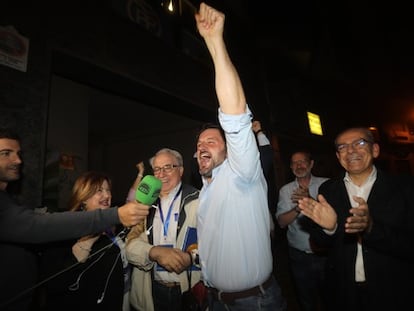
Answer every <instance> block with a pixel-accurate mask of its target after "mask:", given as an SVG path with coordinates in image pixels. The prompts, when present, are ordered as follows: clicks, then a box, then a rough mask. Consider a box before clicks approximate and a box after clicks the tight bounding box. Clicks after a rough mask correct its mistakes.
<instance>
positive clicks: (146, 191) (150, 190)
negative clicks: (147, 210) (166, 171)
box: [135, 175, 162, 205]
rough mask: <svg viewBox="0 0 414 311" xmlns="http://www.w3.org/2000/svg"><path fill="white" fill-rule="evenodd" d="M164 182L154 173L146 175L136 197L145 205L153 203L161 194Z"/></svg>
mask: <svg viewBox="0 0 414 311" xmlns="http://www.w3.org/2000/svg"><path fill="white" fill-rule="evenodd" d="M161 186H162V182H161V180H159V179H158V178H156V177H154V176H152V175H146V176H145V177H144V178H143V179H142V180H141V182H140V183H139V185H138V187H137V191H136V193H135V199H136V200H137V201H138V202H140V203H142V204H145V205H152V204H153V203H154V202H155V201H156V200H157V199H158V197H159V196H160V192H161Z"/></svg>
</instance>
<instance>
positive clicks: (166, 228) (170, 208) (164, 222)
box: [158, 186, 182, 239]
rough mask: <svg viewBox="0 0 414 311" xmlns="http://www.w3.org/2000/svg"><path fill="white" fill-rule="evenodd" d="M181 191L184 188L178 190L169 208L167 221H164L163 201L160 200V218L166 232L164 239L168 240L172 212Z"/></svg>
mask: <svg viewBox="0 0 414 311" xmlns="http://www.w3.org/2000/svg"><path fill="white" fill-rule="evenodd" d="M181 189H182V186H181V187H180V189H178V191H177V193H176V194H175V196H174V199H173V200H172V201H171V204H170V207H169V208H168V212H167V218H166V219H165V220H164V213H163V212H162V208H161V200H160V203H159V209H158V210H159V211H160V218H161V222H162V226H163V230H164V239H165V238H167V233H168V227H169V226H170V218H171V211H172V209H173V206H174V202H175V200H176V199H177V198H178V196H179V195H180V193H181Z"/></svg>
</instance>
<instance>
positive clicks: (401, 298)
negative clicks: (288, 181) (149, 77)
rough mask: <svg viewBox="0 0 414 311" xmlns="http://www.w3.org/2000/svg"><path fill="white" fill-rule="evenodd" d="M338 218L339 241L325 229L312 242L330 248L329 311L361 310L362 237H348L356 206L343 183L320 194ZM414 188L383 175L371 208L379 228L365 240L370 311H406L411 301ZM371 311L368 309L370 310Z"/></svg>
mask: <svg viewBox="0 0 414 311" xmlns="http://www.w3.org/2000/svg"><path fill="white" fill-rule="evenodd" d="M319 192H320V193H321V194H323V195H324V197H325V198H326V200H327V201H328V202H329V204H330V205H331V206H332V207H333V208H334V209H335V211H336V213H337V215H338V227H337V230H336V232H335V234H333V235H331V236H330V235H328V234H326V233H325V232H324V231H323V230H322V229H321V228H320V227H318V226H314V227H313V229H312V230H311V239H312V240H313V241H314V242H316V243H317V244H319V245H321V246H323V247H328V248H329V251H330V253H329V260H328V265H327V291H328V295H327V297H329V300H330V301H329V305H330V307H329V308H328V310H336V311H338V310H347V311H348V310H355V308H356V307H355V305H356V301H355V292H354V288H355V286H354V283H355V259H356V254H357V234H348V233H345V230H344V224H345V221H346V218H347V217H348V216H350V214H349V209H350V208H351V203H350V201H349V197H348V194H347V190H346V187H345V184H344V181H343V176H342V178H340V179H332V180H328V181H326V182H325V183H324V184H322V185H321V187H320V188H319ZM413 202H414V182H413V177H412V176H405V177H397V176H391V175H387V174H386V173H384V172H382V171H380V170H378V173H377V179H376V181H375V183H374V184H373V187H372V189H371V192H370V194H369V197H368V200H367V203H368V208H369V212H370V216H371V217H372V219H373V226H372V229H371V231H370V232H365V233H363V234H362V249H363V258H364V267H365V276H366V286H367V292H366V295H367V296H368V299H369V301H370V306H369V308H368V310H400V309H401V310H402V309H403V306H405V305H407V303H408V302H410V301H411V297H410V296H409V295H411V293H412V289H413V285H412V284H413V274H414V273H413V269H414V226H413V224H412V223H411V222H412V221H413V219H414V215H413V214H414V203H413ZM365 310H367V309H365Z"/></svg>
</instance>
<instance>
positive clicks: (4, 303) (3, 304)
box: [0, 228, 128, 310]
mask: <svg viewBox="0 0 414 311" xmlns="http://www.w3.org/2000/svg"><path fill="white" fill-rule="evenodd" d="M127 232H128V228H124V229H123V230H122V231H121V232H119V233H118V234H117V235H116V239H123V238H124V237H125V236H126V235H127ZM114 244H115V242H114V241H111V243H109V244H108V245H106V246H104V247H102V248H100V249H98V250H97V251H96V252H94V253H93V254H90V255H89V256H88V257H86V259H89V258H91V257H93V256H96V255H98V254H100V253H102V252H103V251H105V250H107V249H109V248H111V247H112V246H113V245H114ZM80 264H82V263H81V262H79V261H78V262H76V263H74V264H73V265H71V266H69V267H67V268H65V269H62V270H60V271H58V272H57V273H55V274H52V275H51V276H49V277H47V278H46V279H43V280H42V281H40V282H38V283H36V284H35V285H33V286H31V287H29V288H27V289H25V290H23V291H21V292H20V293H18V294H17V295H15V296H14V297H12V298H10V299H9V300H6V301H2V302H0V310H1V309H2V308H4V307H6V306H8V305H10V304H11V303H13V302H14V301H16V300H18V299H19V298H21V297H23V296H24V295H26V294H28V293H30V292H31V291H33V290H35V289H36V288H38V287H39V286H41V285H43V284H45V283H47V282H49V281H50V280H53V279H54V278H56V277H58V276H59V275H61V274H63V273H65V272H67V271H69V270H70V269H72V268H74V267H76V266H78V265H80Z"/></svg>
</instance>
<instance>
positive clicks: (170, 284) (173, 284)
mask: <svg viewBox="0 0 414 311" xmlns="http://www.w3.org/2000/svg"><path fill="white" fill-rule="evenodd" d="M155 282H157V283H158V284H161V285H163V286H165V287H177V286H180V282H164V281H161V280H155Z"/></svg>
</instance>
